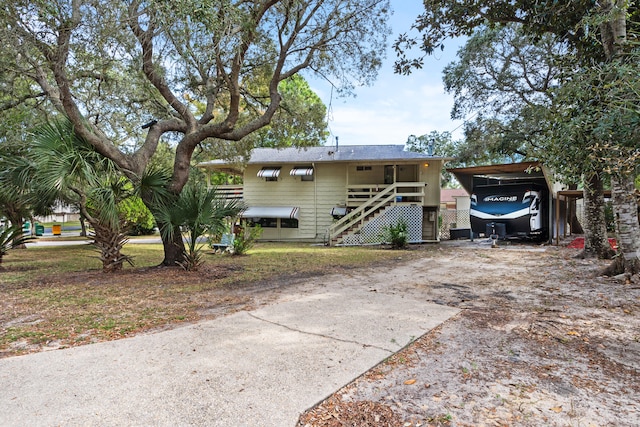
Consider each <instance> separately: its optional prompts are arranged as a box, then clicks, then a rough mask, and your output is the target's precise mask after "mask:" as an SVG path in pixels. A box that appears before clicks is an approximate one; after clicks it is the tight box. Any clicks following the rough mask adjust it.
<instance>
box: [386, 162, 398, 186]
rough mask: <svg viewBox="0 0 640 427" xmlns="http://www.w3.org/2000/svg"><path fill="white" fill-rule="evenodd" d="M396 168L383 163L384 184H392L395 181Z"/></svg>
mask: <svg viewBox="0 0 640 427" xmlns="http://www.w3.org/2000/svg"><path fill="white" fill-rule="evenodd" d="M395 172H396V168H395V167H394V166H393V165H385V166H384V183H385V184H393V183H394V182H396V177H395V175H396V173H395Z"/></svg>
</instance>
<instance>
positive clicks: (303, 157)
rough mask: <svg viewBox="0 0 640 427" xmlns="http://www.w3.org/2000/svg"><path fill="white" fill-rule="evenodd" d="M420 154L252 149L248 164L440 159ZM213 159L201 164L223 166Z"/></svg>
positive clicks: (393, 149)
mask: <svg viewBox="0 0 640 427" xmlns="http://www.w3.org/2000/svg"><path fill="white" fill-rule="evenodd" d="M441 158H442V157H437V156H428V155H426V154H424V153H415V152H412V151H405V150H404V145H344V146H341V147H339V148H338V149H336V147H335V146H323V147H308V148H293V147H288V148H281V149H276V148H256V149H254V150H253V152H252V153H251V158H250V159H249V162H248V164H261V165H262V164H270V163H321V162H354V161H357V162H366V161H391V160H394V161H402V160H421V159H441ZM226 163H228V162H225V161H221V160H213V161H211V162H204V163H203V164H202V165H203V166H204V165H213V164H218V165H221V164H226Z"/></svg>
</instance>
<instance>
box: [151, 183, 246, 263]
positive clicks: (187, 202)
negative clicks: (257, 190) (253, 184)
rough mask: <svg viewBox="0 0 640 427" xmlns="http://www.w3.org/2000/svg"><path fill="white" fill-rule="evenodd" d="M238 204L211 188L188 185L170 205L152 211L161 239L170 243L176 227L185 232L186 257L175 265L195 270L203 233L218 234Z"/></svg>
mask: <svg viewBox="0 0 640 427" xmlns="http://www.w3.org/2000/svg"><path fill="white" fill-rule="evenodd" d="M241 210H242V205H241V204H239V203H238V202H237V201H235V200H226V199H224V198H222V197H219V196H218V193H217V191H216V189H215V188H211V189H207V188H206V187H205V186H204V185H203V184H199V183H189V184H188V185H187V186H186V187H185V188H184V189H183V191H182V192H181V193H180V195H179V196H177V198H176V199H175V200H174V201H173V203H170V204H163V205H160V206H158V207H157V208H156V213H155V215H156V219H157V221H158V224H159V226H160V234H161V235H162V236H163V239H168V240H171V241H172V240H174V233H176V231H177V230H179V229H180V228H183V229H184V230H186V233H187V238H186V258H185V260H182V261H180V262H179V264H180V265H181V266H182V268H184V269H185V270H197V269H198V267H199V265H200V264H201V263H202V248H203V246H204V245H205V244H206V240H205V239H204V238H205V236H206V235H207V234H221V233H222V232H223V230H224V229H225V227H226V221H227V220H228V218H235V217H236V216H237V215H238V214H239V213H240V211H241Z"/></svg>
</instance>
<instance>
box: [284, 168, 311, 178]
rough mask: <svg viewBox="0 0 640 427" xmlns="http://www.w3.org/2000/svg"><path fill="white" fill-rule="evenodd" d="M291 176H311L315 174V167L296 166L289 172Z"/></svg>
mask: <svg viewBox="0 0 640 427" xmlns="http://www.w3.org/2000/svg"><path fill="white" fill-rule="evenodd" d="M289 175H291V176H310V175H313V167H311V166H308V167H307V166H305V167H296V168H292V169H291V172H289Z"/></svg>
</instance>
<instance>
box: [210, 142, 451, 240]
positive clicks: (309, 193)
mask: <svg viewBox="0 0 640 427" xmlns="http://www.w3.org/2000/svg"><path fill="white" fill-rule="evenodd" d="M446 160H448V159H446V158H442V157H437V156H429V155H426V154H423V153H415V152H410V151H405V149H404V146H403V145H369V146H365V145H362V146H340V147H339V148H338V147H335V146H322V147H311V148H283V149H272V148H257V149H254V150H253V151H252V153H251V156H250V158H249V160H248V161H247V162H246V163H245V164H243V165H239V164H238V163H236V162H232V161H224V160H212V161H209V162H204V163H201V164H199V167H201V168H203V169H205V170H207V171H209V172H211V173H213V172H226V173H231V174H235V175H241V176H242V178H243V185H238V186H218V189H219V191H221V192H223V193H224V194H226V195H227V197H229V198H236V199H240V200H242V201H243V202H244V204H245V205H246V206H247V209H246V210H245V211H244V212H243V213H242V216H243V217H244V218H245V219H248V220H250V221H252V222H253V223H256V224H260V225H261V227H262V229H263V234H262V240H278V241H304V242H323V243H325V244H329V245H336V244H343V245H359V244H368V243H380V242H381V241H382V240H383V239H382V237H381V236H382V235H383V232H384V230H385V228H386V227H388V226H390V225H395V224H396V223H397V222H398V221H404V222H405V223H406V224H407V228H408V240H409V241H410V242H415V243H417V242H437V241H438V240H439V233H438V213H439V209H440V181H441V173H440V172H441V169H442V165H443V162H445V161H446Z"/></svg>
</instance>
